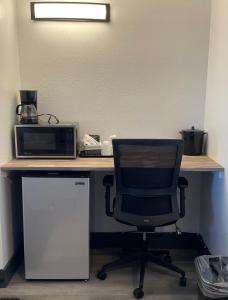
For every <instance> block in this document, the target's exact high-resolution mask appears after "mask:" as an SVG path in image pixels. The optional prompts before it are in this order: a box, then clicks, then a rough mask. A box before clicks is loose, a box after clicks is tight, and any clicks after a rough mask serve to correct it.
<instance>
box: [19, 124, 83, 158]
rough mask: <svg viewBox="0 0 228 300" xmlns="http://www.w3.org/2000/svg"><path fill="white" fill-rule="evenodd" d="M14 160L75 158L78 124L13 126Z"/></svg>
mask: <svg viewBox="0 0 228 300" xmlns="http://www.w3.org/2000/svg"><path fill="white" fill-rule="evenodd" d="M14 134H15V152H16V158H76V157H77V136H78V124H77V123H73V124H61V123H60V124H56V125H51V124H50V125H49V124H48V125H47V124H45V125H44V124H36V125H15V126H14Z"/></svg>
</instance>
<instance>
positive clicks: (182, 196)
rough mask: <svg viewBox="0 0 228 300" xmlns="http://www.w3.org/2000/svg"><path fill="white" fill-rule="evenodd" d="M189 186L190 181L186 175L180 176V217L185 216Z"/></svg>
mask: <svg viewBox="0 0 228 300" xmlns="http://www.w3.org/2000/svg"><path fill="white" fill-rule="evenodd" d="M187 187H188V181H187V179H186V178H184V177H179V178H178V188H179V189H180V218H183V217H184V216H185V189H186V188H187Z"/></svg>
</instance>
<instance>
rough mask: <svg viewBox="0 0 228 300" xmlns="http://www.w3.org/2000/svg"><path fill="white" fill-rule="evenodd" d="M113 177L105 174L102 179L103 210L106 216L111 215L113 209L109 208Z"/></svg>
mask: <svg viewBox="0 0 228 300" xmlns="http://www.w3.org/2000/svg"><path fill="white" fill-rule="evenodd" d="M113 181H114V177H113V176H112V175H106V176H105V177H104V179H103V185H104V186H105V212H106V215H107V216H108V217H112V216H113V211H112V210H111V203H110V202H111V199H110V194H111V187H112V186H113Z"/></svg>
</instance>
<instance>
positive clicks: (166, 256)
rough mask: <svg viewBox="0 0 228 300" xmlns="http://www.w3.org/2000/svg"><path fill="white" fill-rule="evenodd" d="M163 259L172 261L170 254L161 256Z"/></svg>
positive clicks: (168, 261)
mask: <svg viewBox="0 0 228 300" xmlns="http://www.w3.org/2000/svg"><path fill="white" fill-rule="evenodd" d="M163 259H164V261H165V262H167V263H169V264H171V263H172V257H171V256H170V255H165V256H164V257H163Z"/></svg>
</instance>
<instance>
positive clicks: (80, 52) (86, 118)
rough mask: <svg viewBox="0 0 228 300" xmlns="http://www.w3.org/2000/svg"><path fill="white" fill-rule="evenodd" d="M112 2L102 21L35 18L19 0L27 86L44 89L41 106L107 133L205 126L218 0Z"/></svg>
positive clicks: (170, 133)
mask: <svg viewBox="0 0 228 300" xmlns="http://www.w3.org/2000/svg"><path fill="white" fill-rule="evenodd" d="M84 1H86V0H84ZM94 2H95V1H94ZM109 2H110V4H111V19H112V21H111V23H110V24H101V23H77V22H76V23H75V22H73V23H71V22H34V21H31V19H30V5H29V3H30V0H20V1H19V0H18V2H17V3H18V8H17V9H18V16H19V47H20V62H21V80H22V88H24V89H37V90H38V91H39V112H40V113H44V112H52V113H55V114H56V115H58V117H59V118H60V119H61V120H63V121H68V120H73V121H79V122H80V125H81V133H82V134H83V133H85V132H94V133H100V134H101V135H102V137H103V138H106V137H107V136H109V135H110V134H112V133H116V134H117V135H118V136H120V137H160V138H162V137H177V136H179V135H178V131H179V129H183V128H186V127H190V126H191V125H192V124H195V125H196V127H200V128H202V127H203V122H204V104H205V88H206V72H207V58H208V43H209V19H210V0H185V1H183V0H172V1H170V0H140V1H138V0H123V1H121V0H110V1H109Z"/></svg>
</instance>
